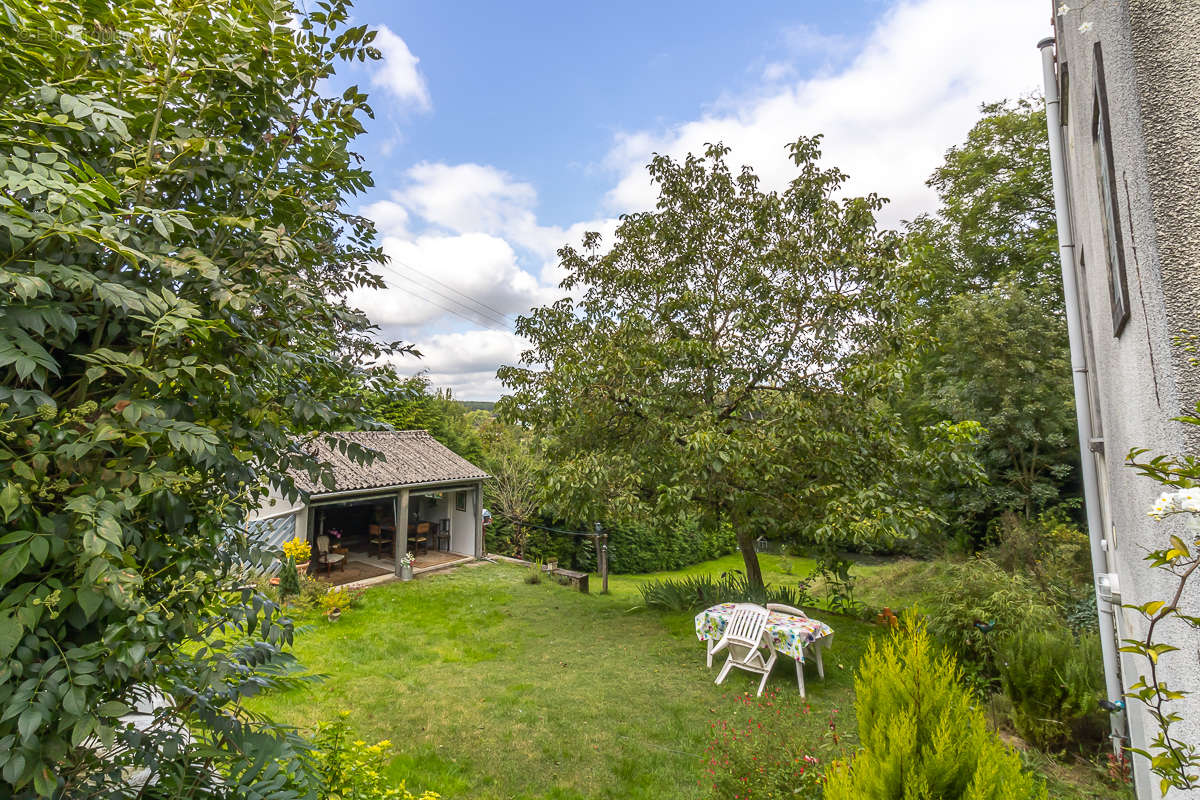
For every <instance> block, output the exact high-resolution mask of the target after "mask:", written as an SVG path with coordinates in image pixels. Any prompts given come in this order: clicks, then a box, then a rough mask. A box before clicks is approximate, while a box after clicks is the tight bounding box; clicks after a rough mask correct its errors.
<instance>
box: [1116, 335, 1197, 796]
mask: <svg viewBox="0 0 1200 800" xmlns="http://www.w3.org/2000/svg"><path fill="white" fill-rule="evenodd" d="M1193 342H1194V340H1193ZM1194 365H1195V364H1193V366H1194ZM1177 421H1178V422H1181V423H1184V424H1186V425H1200V409H1197V412H1196V414H1194V415H1191V416H1185V417H1180V418H1178V420H1177ZM1147 452H1148V451H1147V450H1145V449H1135V450H1133V451H1131V452H1130V453H1129V456H1128V458H1127V461H1128V463H1129V464H1130V466H1133V467H1134V468H1136V469H1137V471H1138V473H1139V474H1141V475H1144V476H1146V477H1148V478H1151V479H1152V480H1154V481H1156V482H1157V483H1158V484H1159V485H1160V486H1162V487H1163V489H1164V491H1163V493H1162V495H1161V496H1160V497H1159V499H1158V501H1157V502H1156V503H1155V504H1154V507H1153V508H1152V509H1151V510H1150V516H1151V517H1153V518H1154V519H1156V520H1158V521H1159V522H1160V523H1161V522H1166V521H1167V520H1170V521H1173V522H1179V521H1183V522H1184V523H1185V526H1186V530H1179V531H1178V533H1168V534H1167V535H1166V536H1165V538H1166V546H1165V547H1162V548H1159V549H1157V550H1151V551H1150V552H1149V553H1147V554H1146V557H1145V560H1146V563H1148V564H1149V565H1150V566H1151V568H1153V569H1156V570H1162V571H1163V572H1165V573H1167V574H1169V575H1170V576H1171V580H1172V583H1173V584H1174V587H1175V588H1174V591H1173V593H1172V594H1171V596H1170V597H1168V598H1166V599H1156V600H1150V601H1147V602H1145V603H1141V604H1126V605H1125V608H1128V609H1131V610H1133V611H1136V612H1137V613H1138V614H1140V615H1141V616H1142V617H1143V618H1144V619H1145V620H1146V622H1147V625H1146V628H1145V633H1144V634H1143V635H1142V636H1140V637H1138V638H1133V639H1125V640H1124V642H1125V644H1124V646H1123V647H1121V650H1122V652H1126V653H1133V654H1135V655H1137V656H1139V657H1141V658H1142V659H1144V661H1145V664H1146V666H1148V667H1149V675H1147V674H1145V673H1142V674H1140V675H1139V676H1138V680H1137V681H1135V682H1134V683H1133V684H1132V685H1131V686H1130V687H1129V690H1128V692H1127V693H1126V697H1128V698H1130V699H1132V700H1136V701H1138V702H1140V703H1142V704H1143V705H1145V706H1146V708H1147V709H1148V710H1149V712H1150V717H1151V719H1153V720H1154V723H1155V725H1156V726H1157V731H1156V732H1155V736H1154V740H1153V741H1152V742H1151V743H1150V745H1149V746H1148V747H1147V748H1146V749H1144V750H1143V749H1139V748H1130V750H1131V751H1132V752H1134V753H1138V754H1140V755H1142V756H1144V757H1145V758H1147V759H1149V761H1150V769H1151V771H1153V772H1154V773H1155V774H1156V775H1158V777H1159V786H1160V789H1161V791H1162V793H1163V794H1164V795H1165V794H1166V793H1167V790H1168V789H1171V788H1176V789H1195V788H1200V745H1198V744H1197V743H1195V742H1188V741H1184V740H1182V739H1180V738H1179V734H1178V730H1172V728H1174V727H1175V726H1176V725H1177V724H1178V723H1179V722H1180V721H1181V720H1182V717H1181V715H1180V714H1179V712H1177V711H1174V710H1173V709H1171V708H1169V707H1168V706H1169V705H1170V704H1171V703H1173V702H1176V701H1178V700H1182V699H1183V698H1185V697H1187V696H1188V695H1189V694H1190V693H1189V692H1187V691H1183V690H1180V689H1177V688H1172V686H1171V685H1170V684H1168V682H1167V680H1166V678H1165V677H1164V675H1163V674H1162V672H1165V670H1161V667H1162V658H1163V656H1169V655H1170V654H1171V653H1173V652H1178V651H1179V648H1178V647H1176V646H1174V645H1172V644H1170V643H1169V642H1165V641H1159V640H1158V639H1157V638H1156V637H1157V636H1158V635H1159V633H1160V627H1159V626H1160V625H1162V624H1163V623H1164V622H1170V621H1172V620H1175V621H1178V622H1179V623H1182V624H1183V625H1184V626H1186V627H1188V628H1191V629H1193V630H1195V629H1197V628H1200V617H1197V616H1192V615H1189V614H1186V613H1184V612H1183V611H1182V610H1181V609H1180V608H1179V605H1180V601H1181V600H1182V598H1183V597H1184V593H1185V591H1186V589H1187V585H1188V581H1189V580H1190V579H1191V578H1192V576H1193V575H1194V574H1195V572H1196V570H1197V568H1200V458H1198V457H1197V456H1195V455H1192V454H1190V453H1189V454H1184V455H1180V456H1163V455H1159V456H1154V457H1153V458H1151V459H1149V460H1148V461H1143V460H1140V459H1141V458H1142V456H1143V455H1145V454H1146V453H1147ZM1180 533H1183V534H1184V535H1183V536H1180V535H1179V534H1180ZM1185 537H1186V539H1185ZM1160 670H1161V671H1160Z"/></svg>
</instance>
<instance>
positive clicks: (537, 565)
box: [525, 558, 544, 584]
mask: <svg viewBox="0 0 1200 800" xmlns="http://www.w3.org/2000/svg"><path fill="white" fill-rule="evenodd" d="M543 569H544V565H543V563H542V560H541V559H540V558H539V559H538V560H537V561H534V562H533V563H532V564H530V565H529V568H528V569H526V570H525V582H526V583H531V584H536V583H541V582H542V571H543Z"/></svg>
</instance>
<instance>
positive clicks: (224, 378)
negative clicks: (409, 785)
mask: <svg viewBox="0 0 1200 800" xmlns="http://www.w3.org/2000/svg"><path fill="white" fill-rule="evenodd" d="M318 8H319V10H317V11H314V12H313V13H311V14H310V15H308V16H307V17H304V18H302V19H300V20H299V24H298V25H296V26H295V27H293V25H292V23H293V22H295V20H293V19H292V17H293V12H292V7H291V4H290V3H289V2H269V1H268V0H258V1H256V2H244V3H209V2H206V0H173V1H171V2H162V1H161V0H128V2H121V3H108V2H84V3H82V4H80V3H73V2H72V3H68V2H59V1H58V0H47V1H46V2H32V1H31V0H11V1H10V2H7V3H6V4H5V13H4V14H3V15H0V39H3V41H4V43H5V46H4V47H3V49H0V101H2V105H3V109H4V111H3V113H2V114H0V293H2V296H3V303H2V304H0V486H3V489H2V491H0V529H3V532H4V533H3V536H2V537H0V743H3V745H2V746H0V795H4V796H6V797H12V796H16V797H32V796H37V797H50V796H87V797H93V796H106V795H107V794H109V793H116V792H118V791H119V790H120V789H121V787H122V785H123V784H122V782H123V780H124V779H125V777H126V775H127V774H128V773H126V772H125V771H124V770H126V769H127V768H129V767H130V766H145V767H149V768H151V769H152V770H153V775H154V778H155V781H156V783H155V791H161V792H162V793H163V795H164V796H166V795H171V796H193V795H195V794H197V793H199V794H203V795H204V796H206V797H213V796H230V797H246V796H255V797H281V798H282V797H289V796H295V795H296V792H291V790H288V789H286V786H285V784H287V783H288V781H287V780H286V778H287V776H286V775H285V774H284V772H285V771H291V770H294V769H296V768H298V767H300V766H302V763H303V762H302V761H296V760H295V759H294V758H293V757H294V756H295V754H296V749H295V746H296V742H295V741H294V735H292V734H288V733H286V732H284V731H282V730H281V729H274V728H272V727H270V726H269V725H264V724H263V723H262V721H261V720H260V719H259V718H258V717H256V716H252V715H249V714H248V713H247V712H246V711H245V710H244V709H243V708H242V706H241V704H240V702H239V701H240V698H241V697H243V696H244V695H246V694H248V693H253V692H255V691H258V690H260V689H261V688H262V687H263V686H265V685H270V684H271V683H272V682H277V681H279V680H281V678H280V674H281V673H280V671H279V670H280V669H281V668H282V667H283V666H286V664H284V663H283V661H284V660H285V659H284V657H283V654H282V650H281V648H283V647H284V646H285V645H286V644H287V643H288V642H289V640H290V636H291V631H290V626H289V625H288V624H287V623H286V620H282V619H280V618H279V617H278V614H277V612H276V610H275V609H274V607H273V606H272V605H271V604H270V603H269V602H267V601H266V600H265V599H264V598H262V597H258V596H253V593H252V592H249V591H244V590H239V591H231V590H232V589H233V588H234V587H236V586H238V585H239V584H240V583H242V579H241V577H240V572H239V570H241V568H242V565H243V564H244V563H245V560H246V559H247V558H250V559H254V558H258V557H259V555H257V554H255V553H254V552H253V550H252V548H250V546H249V544H248V543H247V542H246V541H245V539H244V537H241V536H238V535H236V533H235V532H236V530H237V529H238V528H239V527H240V526H241V524H242V522H243V520H244V519H245V514H246V511H247V509H248V508H250V507H253V506H254V505H255V504H256V502H257V500H258V499H259V498H260V497H261V496H262V495H263V494H264V492H265V491H266V485H267V483H268V482H269V481H271V480H283V481H284V482H285V483H286V471H287V470H288V469H289V468H301V469H303V468H308V469H310V470H311V471H313V472H314V473H315V472H319V465H316V464H312V463H311V462H310V459H309V457H308V456H306V455H305V453H304V452H303V450H302V448H299V447H297V446H296V444H295V438H296V437H300V438H303V437H306V436H312V435H319V434H318V433H317V432H319V431H321V430H332V429H337V428H340V427H345V426H355V425H359V424H362V422H363V421H362V419H361V418H360V417H358V416H357V412H356V409H355V407H354V406H353V405H352V404H348V403H343V402H341V401H340V399H339V398H337V397H333V398H332V399H331V398H330V394H329V392H328V391H326V390H327V388H328V387H330V386H338V385H343V384H344V383H345V382H346V381H348V380H352V379H353V375H354V374H355V373H356V371H358V370H359V369H360V367H359V364H360V363H361V362H362V360H363V359H364V358H375V357H378V356H379V355H380V354H381V353H380V350H381V348H380V346H379V345H377V344H376V343H375V340H374V339H373V337H372V336H371V335H370V333H369V327H370V326H369V324H368V321H367V320H366V318H365V317H364V316H363V315H362V314H361V313H358V312H357V311H355V310H354V309H352V308H351V307H349V306H348V305H347V304H346V302H345V300H344V298H345V296H346V295H347V293H348V292H349V291H350V290H351V289H353V288H355V287H360V286H379V285H380V280H379V279H378V278H377V277H376V276H374V275H373V274H372V273H371V268H372V266H373V265H375V264H377V263H379V262H380V261H381V259H382V253H381V251H380V249H379V248H378V247H377V246H376V245H375V244H374V229H373V226H372V225H371V223H370V222H369V221H368V220H365V219H362V218H359V217H356V216H352V215H350V214H347V213H346V212H344V211H343V210H342V206H343V202H344V201H346V200H347V198H348V196H349V195H350V194H353V193H355V192H358V191H360V190H362V189H364V188H365V187H367V186H369V185H370V182H371V181H370V176H369V174H368V173H367V172H365V171H364V170H363V169H362V168H361V167H359V166H358V163H359V159H358V157H357V156H356V155H355V154H354V152H353V151H352V150H351V149H350V146H351V142H352V140H353V138H354V137H355V136H356V135H358V134H359V133H361V132H362V130H363V128H362V123H361V119H362V117H363V116H364V115H368V114H370V113H371V112H370V108H369V106H368V105H367V104H366V97H365V95H363V94H362V93H360V92H359V91H358V90H357V89H356V88H354V87H351V88H349V89H347V90H346V91H345V92H344V93H342V94H341V95H340V96H335V97H327V96H325V95H323V94H322V90H323V89H324V88H325V87H326V86H327V83H326V81H327V79H328V78H329V77H330V76H331V75H332V73H333V70H334V66H335V64H336V63H337V62H338V61H339V60H342V59H351V58H353V59H358V60H362V59H366V58H376V57H378V53H377V52H376V51H375V50H374V49H373V48H372V47H370V42H371V39H372V37H373V34H372V33H370V32H368V31H367V30H366V28H365V27H357V28H350V27H347V24H346V23H347V20H348V17H349V12H348V8H347V5H346V3H344V2H342V0H329V2H323V3H320V4H319V5H318ZM355 455H359V456H361V455H363V454H361V453H355ZM267 557H268V558H269V554H268V555H267ZM148 687H157V688H158V689H159V690H161V691H162V692H165V693H166V694H167V695H169V696H170V697H171V698H172V699H173V701H174V702H173V704H172V705H171V707H170V708H169V709H164V710H163V711H161V712H160V717H161V718H160V720H159V722H158V723H157V724H156V725H154V726H153V727H152V728H151V729H150V730H149V731H147V732H145V733H129V732H127V731H124V730H123V729H122V728H120V727H118V726H117V725H116V724H115V723H116V719H117V718H118V717H119V716H120V715H122V714H123V713H124V712H126V711H127V710H128V709H129V707H130V706H131V704H132V703H133V702H134V701H135V699H137V697H139V696H141V694H142V693H144V692H145V691H146V690H147V688H148ZM181 731H187V732H189V734H190V735H187V736H183V735H181ZM97 742H98V743H100V744H102V745H103V746H104V747H105V748H107V747H111V746H113V745H114V744H119V745H122V746H123V747H121V748H118V749H117V750H115V751H109V752H108V753H107V754H106V756H105V758H103V759H101V758H100V755H101V753H103V752H104V750H103V749H100V748H98V747H97V746H96V743H97ZM284 764H287V765H289V766H287V769H286V770H284V768H283V765H284ZM289 792H290V793H289Z"/></svg>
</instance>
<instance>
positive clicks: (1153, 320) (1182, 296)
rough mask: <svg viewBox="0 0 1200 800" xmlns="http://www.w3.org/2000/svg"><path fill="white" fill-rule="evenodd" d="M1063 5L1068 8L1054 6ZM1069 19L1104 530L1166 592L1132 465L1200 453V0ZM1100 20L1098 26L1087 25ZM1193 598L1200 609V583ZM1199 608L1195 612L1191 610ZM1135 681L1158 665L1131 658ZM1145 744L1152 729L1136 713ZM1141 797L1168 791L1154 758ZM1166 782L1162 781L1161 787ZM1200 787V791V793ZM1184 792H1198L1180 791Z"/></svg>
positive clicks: (1118, 552) (1072, 176)
mask: <svg viewBox="0 0 1200 800" xmlns="http://www.w3.org/2000/svg"><path fill="white" fill-rule="evenodd" d="M1055 5H1058V4H1057V3H1055ZM1068 5H1079V6H1080V7H1081V8H1079V9H1075V10H1072V11H1070V12H1068V13H1067V14H1066V15H1063V16H1061V17H1058V18H1057V21H1056V22H1057V24H1056V27H1057V30H1056V38H1057V44H1058V47H1057V54H1058V59H1059V63H1060V68H1061V64H1063V63H1065V64H1067V66H1068V72H1069V75H1070V79H1069V94H1068V97H1067V98H1065V106H1066V113H1067V120H1068V125H1067V127H1066V130H1065V137H1064V140H1065V142H1066V149H1067V160H1068V165H1067V167H1068V169H1067V171H1068V175H1069V180H1070V194H1071V204H1072V219H1073V224H1074V228H1075V242H1076V248H1075V252H1076V261H1077V265H1076V267H1077V274H1078V275H1079V278H1080V290H1081V292H1082V293H1083V294H1084V295H1085V298H1084V314H1085V319H1084V325H1085V328H1086V329H1087V333H1088V336H1089V339H1090V342H1089V345H1090V346H1089V348H1088V349H1089V354H1088V356H1089V364H1088V367H1089V370H1090V373H1091V374H1090V378H1091V380H1092V384H1093V387H1094V394H1095V395H1096V397H1095V398H1094V399H1093V402H1094V403H1095V404H1096V406H1097V408H1096V412H1097V414H1096V416H1097V417H1098V420H1097V421H1098V422H1099V430H1098V431H1097V435H1101V436H1102V437H1103V439H1104V448H1105V452H1104V455H1103V456H1102V457H1101V459H1100V471H1101V482H1102V487H1101V493H1102V494H1103V495H1105V500H1106V502H1105V504H1104V505H1105V532H1104V533H1105V536H1106V538H1107V540H1108V543H1109V558H1110V564H1111V566H1112V568H1113V569H1114V570H1115V571H1116V572H1117V573H1118V574H1119V575H1120V578H1121V588H1122V592H1123V600H1124V601H1125V602H1127V603H1142V602H1146V601H1148V600H1151V599H1159V598H1161V599H1166V598H1167V597H1169V592H1170V590H1171V589H1172V588H1173V583H1172V582H1171V581H1170V580H1169V578H1168V577H1167V576H1163V575H1162V574H1161V573H1158V572H1155V571H1152V570H1150V569H1149V568H1148V567H1147V566H1146V565H1145V564H1144V562H1143V561H1142V556H1143V554H1144V552H1145V550H1146V549H1148V548H1159V547H1161V546H1162V544H1163V542H1164V541H1165V539H1166V535H1167V534H1168V533H1169V532H1173V531H1172V529H1171V528H1170V526H1169V525H1166V524H1163V523H1155V522H1153V521H1152V520H1150V519H1149V518H1148V517H1147V516H1146V511H1147V509H1148V508H1149V507H1150V504H1151V503H1152V501H1153V499H1154V498H1155V497H1156V496H1157V494H1158V491H1159V487H1158V486H1157V484H1155V483H1153V482H1152V481H1149V480H1147V479H1144V478H1139V477H1137V476H1136V475H1135V474H1134V472H1133V471H1132V470H1131V469H1130V468H1129V467H1127V466H1125V465H1124V460H1125V455H1126V454H1127V453H1128V452H1129V450H1130V449H1131V448H1133V447H1149V448H1151V449H1152V450H1154V451H1156V452H1180V451H1183V450H1185V449H1189V444H1190V445H1192V446H1193V447H1192V448H1191V449H1193V450H1194V445H1195V442H1194V441H1193V442H1189V441H1188V437H1189V435H1190V433H1189V431H1188V430H1187V429H1186V428H1185V427H1184V426H1182V425H1181V424H1179V423H1177V422H1174V421H1173V420H1172V418H1173V417H1175V416H1178V415H1179V414H1180V413H1181V412H1183V411H1185V410H1187V409H1189V408H1191V407H1192V406H1194V405H1195V403H1196V401H1197V399H1200V392H1198V389H1200V383H1198V380H1197V374H1196V372H1197V371H1196V370H1195V369H1194V368H1191V367H1190V366H1189V364H1188V360H1187V356H1186V355H1185V354H1183V353H1182V352H1181V351H1180V349H1179V348H1177V347H1174V346H1173V345H1172V343H1171V338H1172V336H1174V335H1176V334H1178V333H1179V332H1180V330H1181V329H1184V328H1190V329H1192V330H1197V331H1200V323H1197V307H1198V305H1200V212H1198V209H1200V34H1198V33H1197V31H1198V30H1200V26H1198V25H1197V22H1198V21H1200V0H1185V1H1183V2H1181V1H1180V0H1097V1H1096V2H1091V3H1077V4H1075V3H1070V2H1068ZM1084 23H1090V27H1089V28H1088V29H1087V30H1085V31H1080V30H1079V28H1080V26H1081V25H1083V24H1084ZM1096 42H1100V44H1101V47H1102V50H1103V57H1104V73H1105V76H1104V77H1105V82H1106V89H1107V98H1108V107H1109V115H1110V124H1111V133H1112V147H1113V162H1114V171H1115V176H1116V183H1117V206H1118V213H1119V216H1120V220H1119V224H1120V229H1121V243H1122V249H1123V251H1124V255H1125V263H1126V273H1127V279H1128V285H1129V301H1130V302H1129V305H1130V317H1129V320H1128V322H1127V323H1126V325H1125V327H1124V329H1123V330H1122V331H1121V334H1120V336H1119V337H1117V336H1114V335H1113V324H1112V304H1111V299H1110V293H1109V283H1108V267H1107V257H1106V250H1105V244H1104V242H1105V239H1104V229H1103V227H1102V212H1101V209H1102V205H1101V202H1100V192H1099V182H1098V177H1097V169H1096V160H1095V152H1094V147H1093V143H1092V135H1091V130H1092V119H1093V112H1094V100H1093V88H1094V86H1095V83H1094V81H1095V75H1094V70H1093V64H1094V57H1093V46H1094V44H1095V43H1096ZM1192 594H1193V597H1192V598H1191V599H1190V600H1189V602H1191V603H1192V604H1193V605H1195V602H1196V596H1200V588H1197V590H1196V591H1195V592H1193V593H1192ZM1198 611H1200V609H1197V608H1193V610H1192V613H1198ZM1141 627H1142V626H1141V621H1140V617H1138V616H1137V615H1136V614H1132V613H1125V612H1118V628H1119V630H1118V636H1119V637H1132V636H1136V635H1138V634H1139V633H1140V631H1141ZM1167 635H1168V636H1169V637H1170V639H1171V640H1172V641H1173V643H1175V644H1176V645H1178V646H1181V647H1182V648H1183V652H1181V653H1178V654H1173V656H1166V657H1164V659H1163V664H1164V667H1165V668H1166V669H1167V670H1169V674H1168V675H1167V680H1168V681H1169V682H1170V683H1171V684H1172V685H1173V687H1174V688H1180V689H1184V690H1189V691H1192V692H1198V693H1200V664H1198V663H1197V658H1196V652H1197V645H1200V637H1197V636H1196V635H1195V634H1194V633H1192V632H1191V631H1188V630H1179V629H1174V630H1168V631H1167ZM1122 668H1123V670H1124V672H1125V676H1124V679H1125V685H1126V686H1128V685H1129V684H1130V683H1132V682H1133V681H1134V680H1136V679H1137V677H1138V675H1139V674H1140V673H1141V672H1144V671H1145V666H1144V664H1143V663H1142V662H1140V661H1139V660H1137V659H1133V658H1130V657H1128V656H1124V657H1123V659H1122ZM1180 706H1181V708H1180V709H1179V710H1181V711H1182V712H1183V713H1184V715H1185V717H1186V723H1183V725H1182V727H1181V729H1180V730H1178V731H1177V732H1179V733H1183V734H1184V738H1185V739H1187V740H1188V741H1191V742H1196V743H1200V694H1193V695H1192V696H1191V697H1190V698H1188V699H1187V700H1186V701H1182V702H1181V703H1180ZM1131 730H1132V733H1133V738H1134V740H1135V741H1134V743H1135V745H1136V746H1144V741H1145V739H1144V738H1143V737H1145V735H1146V734H1147V733H1148V732H1149V731H1151V730H1152V726H1151V725H1150V724H1149V722H1148V720H1147V718H1146V717H1144V716H1140V715H1138V714H1136V713H1135V714H1133V715H1132V716H1131ZM1138 772H1139V773H1140V775H1139V780H1138V789H1139V796H1140V797H1145V798H1149V797H1158V796H1159V795H1158V790H1157V788H1156V784H1157V781H1153V782H1151V781H1150V780H1149V778H1148V775H1147V773H1146V771H1145V768H1144V765H1142V769H1140V770H1138ZM1152 786H1155V788H1151V787H1152ZM1191 794H1197V793H1191ZM1171 796H1173V797H1182V796H1185V795H1184V794H1181V793H1174V794H1172V795H1171Z"/></svg>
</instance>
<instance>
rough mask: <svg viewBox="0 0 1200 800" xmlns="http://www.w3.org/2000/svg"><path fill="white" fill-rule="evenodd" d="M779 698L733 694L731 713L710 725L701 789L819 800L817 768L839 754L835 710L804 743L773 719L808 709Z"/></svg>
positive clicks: (766, 799) (776, 799)
mask: <svg viewBox="0 0 1200 800" xmlns="http://www.w3.org/2000/svg"><path fill="white" fill-rule="evenodd" d="M779 699H780V698H779V690H778V689H767V691H766V693H765V694H764V695H763V696H761V697H758V696H751V695H749V694H745V695H737V696H735V698H734V701H735V703H736V709H735V712H734V713H733V714H728V715H723V716H722V718H721V719H720V720H718V721H717V722H713V723H712V724H711V726H710V727H711V729H712V737H713V738H712V741H711V742H709V745H708V747H706V748H705V750H704V760H703V764H702V766H703V768H704V777H703V778H702V779H701V784H702V785H703V784H705V783H707V784H710V785H711V787H712V796H713V797H714V798H721V800H725V799H726V798H744V800H755V798H761V799H762V800H782V798H789V800H792V799H794V800H820V798H821V797H822V796H823V795H824V774H823V773H824V769H823V767H822V764H823V763H825V762H827V761H829V760H831V759H833V758H838V757H840V756H842V755H843V745H842V737H841V735H840V734H839V733H838V729H837V713H838V711H837V709H836V708H835V709H833V710H832V711H831V712H830V714H829V718H828V720H829V721H828V724H827V725H826V728H825V730H824V731H823V733H822V734H821V736H820V738H819V739H818V740H817V741H815V742H811V743H807V744H806V743H803V742H800V741H797V740H796V739H795V738H794V737H792V736H789V735H786V733H785V731H786V730H787V729H786V728H782V727H781V725H780V721H779V719H778V718H780V717H786V716H795V717H801V716H809V715H811V714H812V711H811V709H810V708H809V706H808V705H804V706H803V707H799V708H788V707H785V706H783V705H782V704H781V703H780V702H779ZM764 720H767V722H766V724H764V722H763V721H764ZM781 734H783V735H781Z"/></svg>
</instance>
